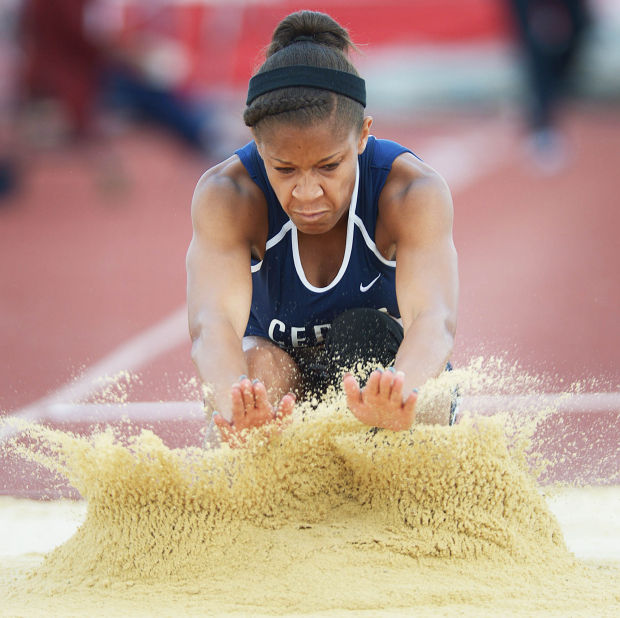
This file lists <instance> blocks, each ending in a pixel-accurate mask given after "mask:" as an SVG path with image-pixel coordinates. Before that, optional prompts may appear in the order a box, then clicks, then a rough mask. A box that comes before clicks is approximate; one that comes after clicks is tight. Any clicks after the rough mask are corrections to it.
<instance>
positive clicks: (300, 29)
mask: <svg viewBox="0 0 620 618" xmlns="http://www.w3.org/2000/svg"><path fill="white" fill-rule="evenodd" d="M300 42H303V43H312V42H314V43H318V44H319V45H324V46H326V47H333V48H335V49H337V50H339V51H341V52H343V53H345V54H346V53H347V52H348V50H349V48H355V46H354V45H353V43H352V42H351V39H350V38H349V33H348V32H347V31H346V30H345V29H344V28H343V27H342V26H341V25H340V24H339V23H338V22H336V21H335V20H334V19H332V18H331V17H330V16H329V15H326V14H325V13H320V12H318V11H297V12H296V13H291V14H290V15H288V16H287V17H285V18H284V19H283V20H282V21H281V22H280V23H279V24H278V26H277V27H276V29H275V30H274V32H273V37H272V38H271V44H270V45H269V47H268V48H267V54H266V55H267V58H269V56H272V55H273V54H275V53H276V52H279V51H280V50H281V49H284V48H285V47H288V46H289V45H291V44H293V43H300Z"/></svg>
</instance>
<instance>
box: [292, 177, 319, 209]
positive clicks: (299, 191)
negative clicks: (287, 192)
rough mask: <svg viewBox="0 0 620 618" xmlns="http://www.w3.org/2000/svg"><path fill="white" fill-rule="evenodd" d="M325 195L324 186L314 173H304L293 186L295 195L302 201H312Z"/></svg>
mask: <svg viewBox="0 0 620 618" xmlns="http://www.w3.org/2000/svg"><path fill="white" fill-rule="evenodd" d="M322 195H323V188H322V187H321V184H320V182H319V181H318V179H317V178H316V176H315V175H314V174H313V173H309V174H303V175H302V176H301V177H300V178H299V179H298V180H297V182H296V183H295V186H294V187H293V197H294V198H295V199H297V200H299V201H300V202H311V201H313V200H315V199H317V198H319V197H321V196H322Z"/></svg>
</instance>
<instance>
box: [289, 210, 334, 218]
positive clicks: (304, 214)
mask: <svg viewBox="0 0 620 618" xmlns="http://www.w3.org/2000/svg"><path fill="white" fill-rule="evenodd" d="M327 212H328V211H327V210H314V211H303V212H294V213H293V216H294V217H295V218H296V219H299V220H301V221H316V220H317V219H320V218H321V217H322V216H324V215H326V214H327Z"/></svg>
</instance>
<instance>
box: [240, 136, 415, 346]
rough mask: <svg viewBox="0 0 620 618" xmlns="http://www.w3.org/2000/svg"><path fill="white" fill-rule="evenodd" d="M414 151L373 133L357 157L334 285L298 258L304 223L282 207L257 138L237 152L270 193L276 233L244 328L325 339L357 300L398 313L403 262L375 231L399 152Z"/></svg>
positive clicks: (292, 341)
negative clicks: (315, 279)
mask: <svg viewBox="0 0 620 618" xmlns="http://www.w3.org/2000/svg"><path fill="white" fill-rule="evenodd" d="M404 152H411V151H410V150H408V149H407V148H404V147H403V146H401V145H400V144H397V143H395V142H391V141H388V140H379V139H376V138H375V137H373V136H370V137H369V138H368V143H367V144H366V149H365V150H364V152H363V153H362V154H361V155H360V156H359V157H358V166H357V178H356V180H355V187H354V189H353V195H352V196H351V204H350V206H349V214H348V226H347V240H346V246H345V252H344V259H343V261H342V265H341V267H340V270H339V271H338V274H337V275H336V277H335V278H334V280H333V281H332V282H331V283H330V284H329V285H327V286H325V287H322V288H318V287H315V286H313V285H312V284H311V283H310V282H309V281H308V280H307V279H306V275H305V273H304V269H303V265H302V264H301V260H300V257H299V250H298V239H297V228H296V227H295V225H293V222H292V221H291V220H290V219H289V217H288V215H287V214H286V213H285V212H284V210H283V209H282V206H281V205H280V202H279V201H278V198H277V197H276V195H275V193H274V191H273V189H272V188H271V185H270V184H269V180H268V178H267V172H266V170H265V165H264V163H263V161H262V159H261V157H260V155H259V154H258V150H257V148H256V144H255V143H254V142H250V143H249V144H247V145H246V146H244V147H243V148H240V149H239V150H237V151H236V154H237V155H238V156H239V158H240V159H241V162H242V163H243V165H244V166H245V168H246V170H247V171H248V173H249V175H250V177H251V178H252V180H253V181H254V182H255V183H256V184H257V185H258V186H259V187H260V189H261V190H262V192H263V193H264V195H265V198H266V200H267V208H268V220H269V232H268V236H267V238H268V240H267V244H266V247H265V254H264V257H263V259H262V260H261V261H258V260H255V259H253V260H252V306H251V309H250V318H249V320H248V325H247V328H246V331H245V334H246V336H247V335H256V336H259V337H265V338H268V339H271V340H272V341H274V342H275V343H276V344H278V345H279V346H281V347H283V348H297V347H307V346H315V345H317V344H319V343H321V342H322V341H323V340H324V338H325V335H326V333H327V331H328V329H329V328H330V326H331V322H332V320H333V319H334V318H335V317H336V316H338V315H339V314H341V313H342V312H344V311H346V310H347V309H354V308H357V307H369V308H374V309H379V310H383V311H387V312H388V313H389V314H390V315H392V316H394V317H396V318H399V317H400V312H399V310H398V303H397V301H396V284H395V275H396V261H391V260H386V259H385V258H384V257H383V256H382V255H381V254H380V253H379V251H378V249H377V247H376V245H375V242H374V238H375V225H376V221H377V213H378V203H379V196H380V195H381V191H382V189H383V186H384V184H385V181H386V178H387V176H388V174H389V172H390V170H391V169H392V163H393V162H394V159H395V158H396V157H397V156H399V155H400V154H402V153H404Z"/></svg>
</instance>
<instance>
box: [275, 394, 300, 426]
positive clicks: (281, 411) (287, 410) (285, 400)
mask: <svg viewBox="0 0 620 618" xmlns="http://www.w3.org/2000/svg"><path fill="white" fill-rule="evenodd" d="M295 401H297V397H295V394H294V393H287V394H286V395H284V397H282V399H281V400H280V405H279V406H278V410H277V412H276V418H277V419H282V420H284V419H285V418H286V417H289V416H291V414H293V409H294V408H295Z"/></svg>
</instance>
